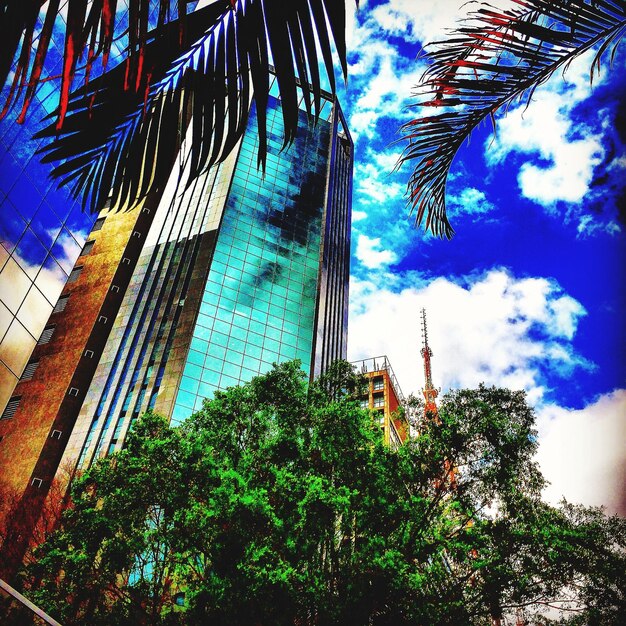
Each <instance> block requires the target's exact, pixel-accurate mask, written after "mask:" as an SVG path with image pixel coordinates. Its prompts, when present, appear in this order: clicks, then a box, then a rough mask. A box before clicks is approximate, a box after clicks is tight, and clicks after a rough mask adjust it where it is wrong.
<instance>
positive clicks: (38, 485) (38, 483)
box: [30, 478, 43, 489]
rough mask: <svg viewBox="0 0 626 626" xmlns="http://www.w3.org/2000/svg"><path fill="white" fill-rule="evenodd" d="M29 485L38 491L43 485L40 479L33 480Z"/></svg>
mask: <svg viewBox="0 0 626 626" xmlns="http://www.w3.org/2000/svg"><path fill="white" fill-rule="evenodd" d="M30 484H31V485H32V486H33V487H37V489H39V488H40V487H41V485H43V480H41V478H33V479H32V480H31V481H30Z"/></svg>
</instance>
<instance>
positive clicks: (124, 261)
mask: <svg viewBox="0 0 626 626" xmlns="http://www.w3.org/2000/svg"><path fill="white" fill-rule="evenodd" d="M122 263H123V264H124V265H130V259H129V258H128V257H127V256H125V257H124V258H123V259H122Z"/></svg>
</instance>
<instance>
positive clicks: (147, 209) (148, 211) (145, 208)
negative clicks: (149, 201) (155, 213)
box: [141, 207, 150, 215]
mask: <svg viewBox="0 0 626 626" xmlns="http://www.w3.org/2000/svg"><path fill="white" fill-rule="evenodd" d="M141 212H142V213H147V214H148V215H150V209H149V208H148V207H143V209H141Z"/></svg>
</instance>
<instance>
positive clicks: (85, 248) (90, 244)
mask: <svg viewBox="0 0 626 626" xmlns="http://www.w3.org/2000/svg"><path fill="white" fill-rule="evenodd" d="M94 243H96V240H95V239H92V240H91V241H86V242H85V245H84V246H83V249H82V250H81V251H80V256H85V255H87V254H89V253H90V252H91V249H92V248H93V244H94Z"/></svg>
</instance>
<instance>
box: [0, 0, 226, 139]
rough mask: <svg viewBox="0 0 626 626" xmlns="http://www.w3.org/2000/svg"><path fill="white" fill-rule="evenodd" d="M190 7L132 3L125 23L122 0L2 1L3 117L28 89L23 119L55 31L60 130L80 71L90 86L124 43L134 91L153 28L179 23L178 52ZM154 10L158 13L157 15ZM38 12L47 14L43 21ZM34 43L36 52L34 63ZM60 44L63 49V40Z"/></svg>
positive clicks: (146, 0) (157, 1) (160, 1)
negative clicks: (58, 34) (59, 56)
mask: <svg viewBox="0 0 626 626" xmlns="http://www.w3.org/2000/svg"><path fill="white" fill-rule="evenodd" d="M229 1H230V0H224V2H229ZM187 4H188V3H187V2H186V1H185V0H130V1H129V2H128V19H127V20H126V19H122V18H123V17H124V16H125V14H126V5H125V3H123V2H119V3H118V0H92V1H91V2H89V1H88V0H64V1H63V2H60V0H50V1H49V2H48V3H46V1H45V0H0V16H1V18H2V19H0V41H2V46H0V85H6V84H8V82H9V80H10V76H11V74H13V78H12V80H10V82H11V86H10V89H9V91H8V94H7V98H6V100H5V103H4V107H3V109H2V111H1V112H0V119H2V118H3V117H4V116H6V115H7V114H8V112H9V111H10V110H11V108H12V106H13V105H15V104H17V103H18V102H19V101H20V99H21V97H22V93H23V92H24V87H26V92H25V95H24V98H23V101H22V109H21V113H20V114H19V116H18V121H19V122H23V121H24V119H25V116H26V112H27V110H28V108H29V106H30V103H31V102H32V99H33V96H34V94H35V92H36V90H37V87H38V85H39V82H40V79H41V76H42V72H43V70H44V67H45V64H46V57H47V54H48V49H49V47H50V43H51V42H52V37H53V27H56V28H57V29H61V30H62V31H64V36H65V42H64V52H63V67H62V70H61V76H60V78H61V81H60V90H59V109H58V121H57V124H58V126H59V127H61V126H62V124H63V118H64V115H65V112H66V109H67V106H68V102H69V94H70V92H71V90H72V87H73V86H74V82H75V79H76V75H77V73H78V74H80V76H81V77H82V80H83V82H84V83H85V84H86V83H88V82H89V79H90V77H91V74H92V71H93V70H94V69H95V65H94V64H95V61H96V60H97V59H101V61H102V63H101V66H100V69H99V71H100V72H102V71H104V70H105V69H106V67H107V64H108V60H109V55H110V51H111V46H112V44H113V43H114V42H118V43H119V42H122V41H124V42H126V49H125V51H124V53H123V58H124V62H125V63H126V69H127V81H126V88H127V89H128V88H132V87H136V86H137V85H138V82H140V80H141V78H142V76H143V71H142V68H143V61H144V53H145V46H146V36H147V31H148V28H149V24H150V23H153V26H156V27H157V28H159V27H161V26H164V25H165V24H167V23H168V22H170V21H173V20H176V21H177V23H178V25H179V38H178V41H177V42H175V44H176V45H177V47H179V49H180V47H181V46H182V45H183V43H184V39H185V16H186V12H187ZM151 8H154V9H156V11H154V13H155V16H153V17H151V10H150V9H151ZM62 9H64V10H65V9H66V11H65V17H64V18H63V17H61V10H62ZM40 11H43V12H44V14H43V17H42V19H41V22H40V20H39V14H40ZM35 41H36V42H37V51H36V54H35V57H34V59H31V56H32V55H31V53H32V48H33V44H34V42H35ZM56 44H57V46H59V47H60V44H61V42H60V41H58V42H56ZM83 56H86V59H85V61H84V65H82V66H81V67H80V68H78V62H79V61H80V60H81V58H82V57H83ZM77 69H79V70H80V71H78V72H77ZM29 74H30V77H29V78H28V79H27V77H28V75H29Z"/></svg>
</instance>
